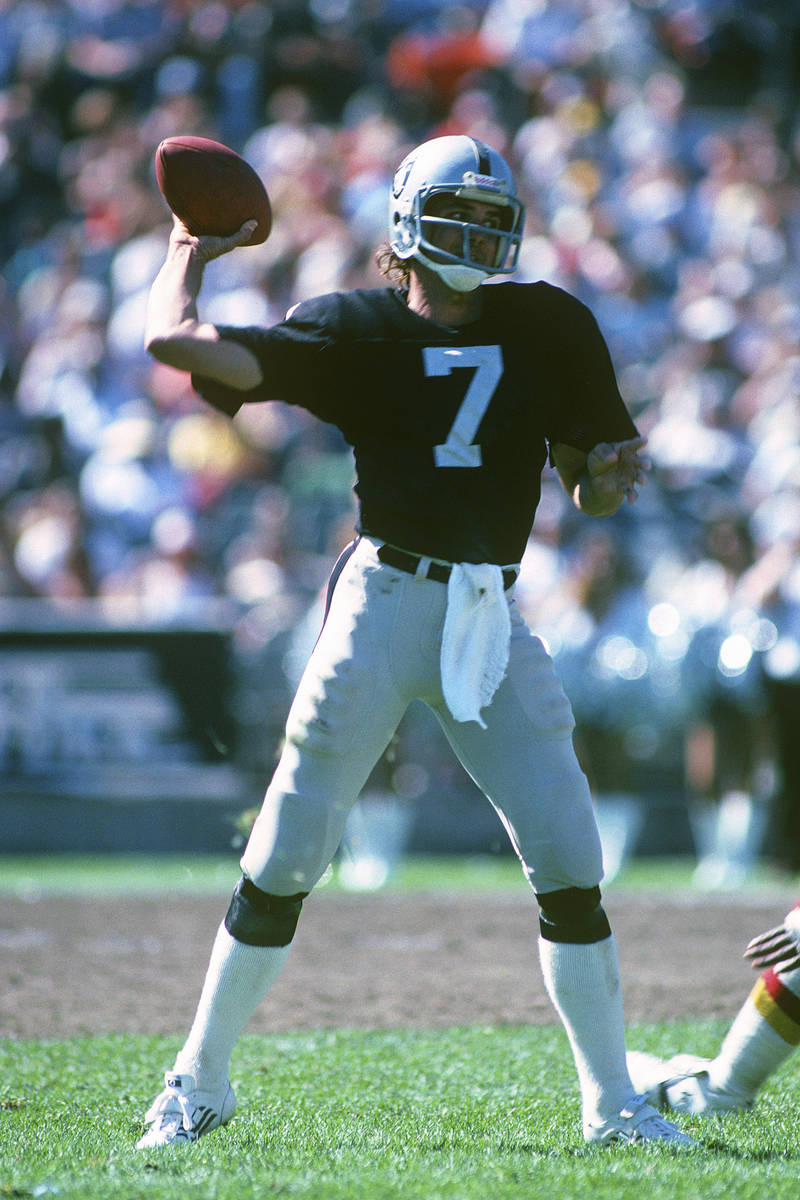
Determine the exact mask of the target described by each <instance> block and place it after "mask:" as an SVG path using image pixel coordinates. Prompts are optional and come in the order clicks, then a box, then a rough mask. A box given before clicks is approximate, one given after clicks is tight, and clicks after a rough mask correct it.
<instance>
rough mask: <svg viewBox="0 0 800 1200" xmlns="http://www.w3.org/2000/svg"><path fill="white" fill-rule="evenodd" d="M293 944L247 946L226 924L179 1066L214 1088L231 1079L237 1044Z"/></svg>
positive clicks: (217, 941) (220, 931)
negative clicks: (289, 945)
mask: <svg viewBox="0 0 800 1200" xmlns="http://www.w3.org/2000/svg"><path fill="white" fill-rule="evenodd" d="M288 956H289V947H288V946H246V945H245V944H244V942H237V940H236V939H235V938H233V937H231V935H230V934H229V933H228V931H227V929H226V928H225V924H224V922H223V924H221V925H220V927H219V929H218V930H217V936H216V939H215V941H214V947H213V949H212V951H211V959H210V961H209V964H208V970H207V972H206V978H205V982H204V984H203V990H202V992H201V994H200V1000H199V1002H198V1005H197V1012H196V1014H195V1018H194V1023H193V1024H192V1028H191V1030H190V1032H189V1036H188V1038H187V1039H186V1042H185V1043H184V1045H183V1048H182V1049H181V1050H180V1051H179V1052H178V1056H177V1058H176V1059H175V1067H174V1070H175V1071H177V1072H178V1073H179V1074H182V1075H193V1076H194V1079H195V1082H196V1083H197V1084H198V1086H201V1087H203V1088H204V1089H206V1088H208V1089H213V1088H214V1087H216V1086H218V1085H220V1084H221V1083H222V1082H223V1081H224V1080H226V1079H227V1078H228V1064H229V1063H230V1057H231V1054H232V1053H233V1047H234V1045H235V1044H236V1041H237V1039H238V1037H239V1035H240V1034H241V1033H242V1031H243V1029H244V1027H245V1025H246V1024H247V1022H248V1021H249V1020H250V1017H251V1016H252V1015H253V1013H254V1012H255V1010H256V1008H257V1007H258V1005H259V1004H260V1003H261V1001H262V1000H263V999H264V997H265V996H266V994H267V992H268V990H269V988H270V987H271V986H272V984H273V983H274V982H275V980H276V979H277V978H278V976H279V975H280V973H281V970H282V968H283V964H284V963H285V962H286V959H287V958H288Z"/></svg>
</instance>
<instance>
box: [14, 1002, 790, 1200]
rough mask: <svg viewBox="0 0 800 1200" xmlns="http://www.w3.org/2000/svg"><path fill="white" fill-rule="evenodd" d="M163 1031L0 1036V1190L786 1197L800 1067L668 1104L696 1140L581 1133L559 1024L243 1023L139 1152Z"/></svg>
mask: <svg viewBox="0 0 800 1200" xmlns="http://www.w3.org/2000/svg"><path fill="white" fill-rule="evenodd" d="M722 1032H723V1026H722V1025H721V1024H720V1023H719V1022H699V1023H698V1022H694V1023H691V1024H688V1023H687V1024H681V1025H674V1026H670V1027H664V1028H660V1029H656V1028H652V1027H644V1026H638V1027H634V1028H633V1029H632V1030H631V1031H630V1034H629V1041H630V1044H631V1045H635V1046H637V1047H639V1048H646V1049H651V1050H654V1051H659V1050H660V1051H663V1052H665V1053H666V1052H668V1051H671V1050H674V1049H676V1048H678V1047H682V1046H691V1047H692V1048H696V1049H698V1050H699V1051H703V1050H706V1051H707V1052H711V1051H713V1048H714V1047H715V1046H716V1045H717V1044H718V1041H719V1037H720V1036H721V1034H722ZM176 1048H177V1043H176V1042H175V1040H173V1039H163V1038H146V1037H119V1036H115V1037H103V1038H79V1039H74V1040H70V1041H66V1042H33V1041H28V1042H13V1041H6V1042H2V1043H0V1081H2V1082H0V1131H1V1132H0V1197H2V1196H14V1197H37V1196H38V1197H46V1196H50V1195H57V1196H60V1197H62V1198H63V1200H72V1198H84V1197H85V1198H91V1200H95V1198H96V1200H100V1198H105V1197H109V1198H110V1197H112V1196H113V1197H115V1198H124V1200H135V1198H139V1197H142V1198H144V1197H148V1198H152V1200H179V1198H180V1200H195V1198H197V1200H199V1198H200V1197H209V1198H210V1197H216V1198H218V1200H229V1198H230V1200H243V1198H245V1197H273V1196H284V1197H313V1198H314V1200H357V1198H361V1197H363V1198H364V1200H389V1198H390V1197H391V1198H392V1200H394V1198H397V1200H400V1198H401V1197H402V1200H439V1198H441V1200H445V1198H447V1200H512V1197H513V1200H518V1198H519V1197H521V1196H531V1197H552V1198H555V1200H561V1198H564V1200H567V1198H570V1197H587V1198H588V1197H591V1200H643V1197H646V1200H667V1198H669V1200H684V1198H686V1200H688V1198H689V1197H691V1198H694V1197H697V1198H698V1200H699V1198H701V1197H702V1200H716V1198H719V1200H723V1198H724V1200H750V1198H752V1200H763V1198H764V1197H765V1196H769V1197H770V1200H790V1198H791V1200H795V1198H796V1197H797V1194H798V1182H797V1180H798V1171H800V1135H799V1134H798V1128H797V1120H796V1113H797V1110H798V1105H800V1082H799V1081H798V1078H797V1073H796V1072H794V1071H792V1070H791V1069H790V1068H789V1067H787V1068H786V1069H784V1071H783V1072H782V1073H781V1074H780V1075H778V1076H776V1077H775V1078H774V1079H773V1080H772V1081H771V1083H770V1085H769V1086H768V1088H767V1089H766V1090H765V1092H764V1094H763V1095H762V1097H761V1099H760V1101H759V1105H758V1107H757V1109H756V1110H755V1112H753V1113H750V1114H746V1115H744V1116H736V1117H731V1118H726V1119H724V1120H723V1119H718V1118H717V1119H714V1120H712V1121H710V1122H706V1123H703V1122H701V1121H699V1120H691V1119H685V1118H681V1119H680V1123H681V1125H682V1126H683V1127H684V1128H685V1129H688V1130H690V1131H692V1132H695V1133H696V1134H697V1136H698V1137H699V1138H701V1139H702V1141H703V1146H702V1147H701V1148H700V1149H698V1150H695V1151H691V1152H689V1153H688V1154H679V1153H676V1152H674V1151H670V1150H668V1149H665V1148H658V1147H653V1148H637V1147H624V1148H623V1147H620V1148H613V1149H610V1150H596V1149H592V1148H589V1147H587V1146H585V1145H584V1143H583V1141H582V1139H581V1135H580V1128H579V1110H578V1102H577V1093H576V1088H575V1086H574V1079H573V1068H572V1065H571V1059H570V1055H569V1051H568V1047H567V1044H566V1040H565V1038H564V1035H563V1033H562V1032H561V1030H560V1029H559V1028H554V1027H544V1028H542V1027H537V1028H499V1029H492V1028H488V1027H471V1028H460V1029H453V1030H447V1031H443V1032H437V1033H424V1032H418V1031H414V1032H409V1031H392V1032H363V1031H348V1030H341V1031H337V1032H320V1033H305V1034H294V1035H285V1034H281V1035H276V1036H272V1037H262V1036H245V1037H244V1038H243V1039H242V1040H241V1042H240V1044H239V1046H238V1047H237V1051H236V1054H235V1057H234V1070H233V1076H232V1079H233V1083H234V1086H235V1087H236V1089H237V1092H238V1094H239V1101H240V1106H239V1111H238V1113H237V1115H236V1117H235V1118H234V1120H233V1122H232V1123H231V1124H230V1125H229V1126H228V1127H227V1128H226V1129H225V1130H219V1131H216V1132H214V1133H213V1134H210V1135H208V1136H207V1137H205V1138H203V1139H201V1140H200V1141H199V1142H198V1143H197V1144H195V1145H193V1146H187V1147H183V1148H182V1149H181V1150H180V1151H179V1152H174V1151H169V1150H152V1151H145V1152H141V1151H135V1150H134V1149H133V1143H134V1140H135V1138H136V1137H137V1135H138V1133H139V1131H140V1129H141V1124H140V1118H141V1114H142V1113H143V1111H144V1109H145V1107H146V1106H147V1103H148V1102H149V1101H150V1099H152V1094H153V1091H154V1088H155V1085H156V1083H157V1076H158V1071H159V1069H160V1068H161V1067H162V1066H163V1065H165V1064H168V1063H169V1061H170V1059H171V1056H172V1054H173V1053H174V1051H175V1049H176Z"/></svg>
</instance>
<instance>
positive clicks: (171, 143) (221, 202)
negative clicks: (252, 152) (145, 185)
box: [155, 136, 272, 246]
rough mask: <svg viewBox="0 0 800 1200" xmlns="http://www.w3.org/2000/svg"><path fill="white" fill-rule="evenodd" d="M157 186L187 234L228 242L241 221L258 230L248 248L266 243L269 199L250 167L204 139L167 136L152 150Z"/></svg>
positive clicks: (231, 151)
mask: <svg viewBox="0 0 800 1200" xmlns="http://www.w3.org/2000/svg"><path fill="white" fill-rule="evenodd" d="M155 167H156V182H157V183H158V187H159V191H160V192H161V195H162V196H163V197H164V199H165V200H166V202H167V204H168V205H169V207H170V209H171V210H172V212H174V213H175V215H176V216H177V217H180V219H181V220H182V221H183V223H184V224H185V225H186V227H187V229H188V230H189V232H190V233H193V234H197V235H200V234H213V235H215V236H217V237H230V236H231V234H233V233H236V231H237V229H240V228H241V226H242V225H243V224H244V222H245V221H247V220H250V219H251V218H254V219H256V220H257V221H258V225H257V226H256V228H255V229H254V230H253V232H252V234H251V235H250V237H249V238H248V240H247V241H246V242H245V243H244V245H246V246H257V245H259V244H260V243H261V242H265V241H266V240H267V238H268V237H269V232H270V229H271V228H272V209H271V206H270V202H269V196H268V195H267V190H266V188H265V187H264V184H263V182H262V180H261V178H260V176H259V175H258V174H257V172H256V171H255V170H254V169H253V168H252V167H251V166H250V164H249V163H248V162H246V161H245V159H243V158H242V157H241V155H239V154H237V153H236V151H235V150H231V149H230V148H229V147H228V146H224V145H223V144H222V142H214V141H212V140H211V138H204V137H189V136H186V137H168V138H165V139H164V141H163V142H161V144H160V145H159V147H158V149H157V150H156V159H155Z"/></svg>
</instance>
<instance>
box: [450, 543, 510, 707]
mask: <svg viewBox="0 0 800 1200" xmlns="http://www.w3.org/2000/svg"><path fill="white" fill-rule="evenodd" d="M510 639H511V614H510V613H509V610H508V602H507V601H506V595H505V590H504V588H503V572H502V570H501V568H500V567H498V566H495V565H494V563H454V564H453V568H452V570H451V572H450V578H449V580H448V583H447V613H446V615H445V620H444V631H443V634H442V654H441V671H442V690H443V692H444V698H445V701H446V703H447V707H448V708H449V709H450V712H451V713H452V714H453V716H454V717H455V719H456V720H457V721H477V722H478V724H479V725H480V726H481V728H483V729H485V728H486V722H485V721H484V720H482V718H481V715H480V710H481V709H482V708H485V707H486V705H487V704H488V703H489V702H490V701H491V699H492V696H494V694H495V692H496V691H497V689H498V687H499V686H500V684H501V683H502V681H503V678H504V676H505V673H506V669H507V667H508V648H509V643H510Z"/></svg>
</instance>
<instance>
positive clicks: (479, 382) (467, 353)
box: [422, 346, 503, 467]
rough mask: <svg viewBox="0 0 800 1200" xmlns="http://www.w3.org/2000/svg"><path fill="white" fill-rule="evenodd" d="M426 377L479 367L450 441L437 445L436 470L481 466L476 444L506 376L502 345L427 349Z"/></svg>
mask: <svg viewBox="0 0 800 1200" xmlns="http://www.w3.org/2000/svg"><path fill="white" fill-rule="evenodd" d="M422 354H423V361H424V363H425V374H426V375H449V374H450V372H451V371H452V370H453V369H454V368H455V367H476V368H477V369H476V371H475V374H474V375H473V376H472V379H471V380H470V383H469V387H468V388H467V391H466V395H465V396H464V399H463V400H462V402H461V405H460V407H459V410H458V412H457V413H456V418H455V420H454V421H453V424H452V425H451V427H450V432H449V433H448V435H447V441H446V442H444V443H443V444H442V445H441V446H434V448H433V453H434V461H435V462H436V466H437V467H479V466H480V465H481V462H482V458H481V448H480V446H479V445H477V444H475V443H474V442H473V438H474V437H475V434H476V433H477V432H478V427H479V426H480V423H481V421H482V420H483V417H484V414H485V412H486V410H487V408H488V407H489V404H490V402H491V399H492V396H493V395H494V393H495V388H496V387H497V385H498V383H499V382H500V379H501V377H502V374H503V355H502V352H501V350H500V347H499V346H462V347H459V348H455V347H454V348H452V349H451V348H449V347H447V346H426V347H425V348H424V349H423V351H422Z"/></svg>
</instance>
